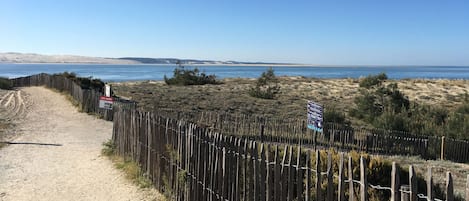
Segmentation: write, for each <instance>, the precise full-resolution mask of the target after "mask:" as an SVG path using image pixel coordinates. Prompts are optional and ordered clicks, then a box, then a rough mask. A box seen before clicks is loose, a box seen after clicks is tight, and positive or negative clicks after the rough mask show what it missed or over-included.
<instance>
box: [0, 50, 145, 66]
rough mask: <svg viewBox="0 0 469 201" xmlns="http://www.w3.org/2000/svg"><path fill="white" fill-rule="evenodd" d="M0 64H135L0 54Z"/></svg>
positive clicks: (54, 56)
mask: <svg viewBox="0 0 469 201" xmlns="http://www.w3.org/2000/svg"><path fill="white" fill-rule="evenodd" d="M0 63H85V64H137V63H138V62H136V61H132V60H123V59H112V58H101V57H85V56H75V55H41V54H32V53H26V54H25V53H16V52H7V53H0Z"/></svg>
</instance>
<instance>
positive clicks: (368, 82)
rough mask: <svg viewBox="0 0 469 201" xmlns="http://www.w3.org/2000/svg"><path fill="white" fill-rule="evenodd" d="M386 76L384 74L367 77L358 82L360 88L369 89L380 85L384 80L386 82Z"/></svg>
mask: <svg viewBox="0 0 469 201" xmlns="http://www.w3.org/2000/svg"><path fill="white" fill-rule="evenodd" d="M387 79H388V76H387V75H386V74H385V73H380V74H378V75H368V76H367V77H365V78H363V79H362V80H360V84H359V86H360V87H363V88H367V89H369V88H371V87H373V86H376V85H380V84H381V83H382V82H383V81H384V80H387Z"/></svg>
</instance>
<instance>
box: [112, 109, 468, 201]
mask: <svg viewBox="0 0 469 201" xmlns="http://www.w3.org/2000/svg"><path fill="white" fill-rule="evenodd" d="M115 109H116V111H115V113H114V115H115V116H114V130H113V141H114V142H115V144H116V147H117V152H118V153H119V154H120V155H122V156H128V157H131V158H132V159H133V160H134V161H136V162H138V163H139V164H140V166H141V168H142V169H143V172H144V175H146V176H148V177H149V178H150V179H151V181H152V182H153V183H154V184H155V186H156V187H157V188H159V190H160V191H162V192H164V193H165V194H167V195H168V196H169V197H170V199H171V200H181V201H184V200H212V201H214V200H222V201H226V200H229V201H232V200H233V201H240V200H242V201H248V200H249V201H259V200H261V201H264V200H268V201H271V200H272V201H277V200H278V201H280V200H339V201H344V200H350V201H353V200H360V201H365V200H371V199H374V200H377V199H380V198H381V199H382V197H378V198H376V197H373V196H374V195H375V194H374V193H373V192H382V193H381V194H383V195H388V196H389V197H390V198H391V200H393V201H395V200H401V198H402V200H406V199H407V198H408V200H412V201H415V200H417V199H418V198H419V199H427V198H428V200H433V198H439V199H441V200H448V201H451V200H453V186H452V185H453V183H452V177H451V173H448V179H447V183H446V193H445V194H444V196H445V197H437V196H435V195H434V194H432V192H434V190H433V187H434V185H432V182H433V181H432V177H431V174H429V178H428V179H427V181H426V182H427V183H428V184H429V185H427V190H425V189H418V188H417V177H416V174H415V171H414V168H413V167H412V166H410V167H409V173H407V175H406V173H402V172H401V173H399V168H398V167H397V165H396V164H395V163H393V166H392V171H390V172H387V173H386V174H387V177H389V178H391V179H390V181H391V182H389V183H387V184H386V183H384V184H372V183H370V182H368V181H369V180H368V178H373V177H376V176H380V175H374V174H372V173H371V172H372V171H368V170H367V168H368V167H370V164H369V163H368V162H367V159H366V158H365V157H361V158H360V160H359V162H354V161H353V159H352V157H351V156H348V157H346V156H345V155H344V154H339V160H336V162H334V160H333V157H335V156H333V154H332V151H329V152H328V154H327V156H325V157H321V152H319V151H318V150H316V151H313V150H311V149H304V147H301V146H299V145H280V144H277V143H274V144H269V143H259V142H257V141H256V140H251V139H248V138H239V137H236V136H226V135H222V134H220V133H217V132H214V131H213V130H212V129H210V128H207V127H201V126H197V125H196V124H193V123H188V122H186V121H182V120H174V119H171V118H167V117H163V116H161V115H160V114H155V113H150V112H142V111H138V110H127V109H121V108H118V107H117V108H115ZM326 158H327V159H326ZM337 161H338V162H337ZM357 167H359V168H357ZM430 172H431V170H430ZM381 176H382V175H381ZM406 178H408V179H406ZM468 183H469V180H468ZM468 185H469V184H468ZM468 188H469V186H468ZM463 191H464V190H463ZM423 192H429V193H426V194H424V193H423ZM466 192H467V193H466V194H469V189H466ZM440 196H443V195H440ZM466 197H467V198H466V200H469V196H466Z"/></svg>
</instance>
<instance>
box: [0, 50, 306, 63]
mask: <svg viewBox="0 0 469 201" xmlns="http://www.w3.org/2000/svg"><path fill="white" fill-rule="evenodd" d="M178 62H180V63H181V64H183V65H298V64H288V63H264V62H238V61H212V60H195V59H176V58H145V57H123V58H103V57H85V56H76V55H41V54H34V53H17V52H7V53H0V63H82V64H177V63H178Z"/></svg>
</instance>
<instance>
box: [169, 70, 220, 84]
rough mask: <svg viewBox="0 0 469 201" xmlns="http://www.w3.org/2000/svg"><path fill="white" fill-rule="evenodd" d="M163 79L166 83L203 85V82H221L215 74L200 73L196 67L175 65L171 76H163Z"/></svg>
mask: <svg viewBox="0 0 469 201" xmlns="http://www.w3.org/2000/svg"><path fill="white" fill-rule="evenodd" d="M164 81H165V82H166V84H167V85H180V86H186V85H204V84H221V82H219V81H217V79H216V76H215V75H207V74H205V73H203V72H202V73H201V72H200V71H199V69H198V68H194V69H193V70H188V69H184V67H181V66H179V67H177V68H175V69H174V71H173V77H172V78H167V77H166V75H165V76H164Z"/></svg>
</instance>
